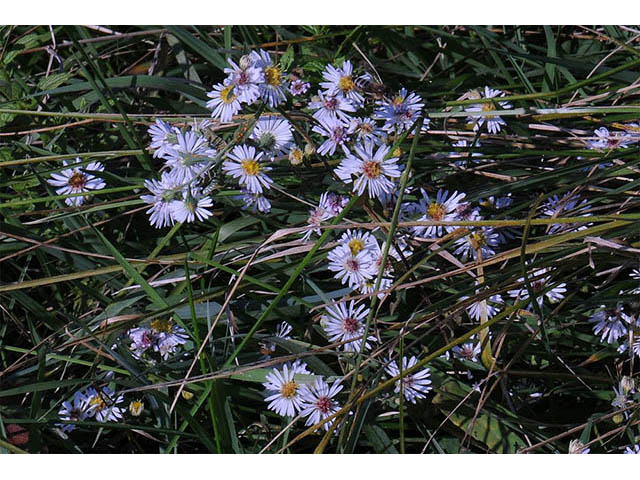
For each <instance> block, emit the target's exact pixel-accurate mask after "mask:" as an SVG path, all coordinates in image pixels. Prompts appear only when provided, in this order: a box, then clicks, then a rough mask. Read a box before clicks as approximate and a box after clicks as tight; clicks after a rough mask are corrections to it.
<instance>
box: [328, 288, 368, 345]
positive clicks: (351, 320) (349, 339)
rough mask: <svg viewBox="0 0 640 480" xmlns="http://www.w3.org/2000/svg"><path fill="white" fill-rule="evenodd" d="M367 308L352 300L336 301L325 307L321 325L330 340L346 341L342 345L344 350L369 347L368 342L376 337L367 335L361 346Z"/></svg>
mask: <svg viewBox="0 0 640 480" xmlns="http://www.w3.org/2000/svg"><path fill="white" fill-rule="evenodd" d="M368 314H369V309H368V308H367V307H366V306H365V305H364V304H361V305H356V304H355V302H354V301H353V300H351V301H350V302H349V304H347V302H340V303H336V304H334V305H332V306H329V307H327V309H326V310H325V314H324V315H323V316H322V320H321V325H322V327H323V328H324V331H325V332H326V333H327V336H328V337H329V341H330V342H346V343H344V344H343V345H342V347H341V348H342V349H343V350H344V351H345V352H359V351H361V350H362V351H365V350H368V349H370V348H371V344H370V343H369V342H374V341H375V340H376V337H374V336H369V337H367V340H366V341H365V342H364V348H363V347H362V343H363V342H362V340H363V339H362V337H363V335H364V327H365V322H366V319H367V315H368Z"/></svg>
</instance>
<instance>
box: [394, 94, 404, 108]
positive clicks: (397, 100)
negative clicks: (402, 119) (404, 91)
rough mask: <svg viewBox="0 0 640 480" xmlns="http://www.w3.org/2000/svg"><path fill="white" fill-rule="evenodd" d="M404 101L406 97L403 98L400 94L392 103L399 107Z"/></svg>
mask: <svg viewBox="0 0 640 480" xmlns="http://www.w3.org/2000/svg"><path fill="white" fill-rule="evenodd" d="M402 102H404V98H402V97H401V96H400V95H398V96H396V97H395V98H394V99H393V100H392V101H391V103H392V104H393V106H394V107H399V106H400V105H402Z"/></svg>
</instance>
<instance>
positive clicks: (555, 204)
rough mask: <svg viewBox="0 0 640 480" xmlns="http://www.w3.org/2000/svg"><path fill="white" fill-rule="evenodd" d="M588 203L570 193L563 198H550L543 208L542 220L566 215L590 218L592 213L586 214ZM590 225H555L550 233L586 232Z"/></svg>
mask: <svg viewBox="0 0 640 480" xmlns="http://www.w3.org/2000/svg"><path fill="white" fill-rule="evenodd" d="M586 204H587V201H586V200H582V201H580V197H578V196H572V195H571V194H570V193H568V194H566V195H565V196H563V197H562V198H558V196H557V195H554V196H553V197H550V198H549V200H548V201H547V202H546V203H545V204H544V205H543V207H542V218H556V217H562V216H565V215H570V216H573V217H575V216H581V217H588V216H590V215H591V214H590V213H584V212H585V210H586V209H587V208H588V207H587V205H586ZM588 225H589V224H585V223H572V224H569V223H554V224H552V225H551V226H550V227H549V233H550V234H553V233H558V232H569V231H573V230H576V231H577V230H584V229H585V228H587V226H588Z"/></svg>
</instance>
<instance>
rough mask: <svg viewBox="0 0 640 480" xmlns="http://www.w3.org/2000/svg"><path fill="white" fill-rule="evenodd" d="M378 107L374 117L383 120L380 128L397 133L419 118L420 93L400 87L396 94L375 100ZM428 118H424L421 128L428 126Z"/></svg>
mask: <svg viewBox="0 0 640 480" xmlns="http://www.w3.org/2000/svg"><path fill="white" fill-rule="evenodd" d="M377 104H378V108H377V109H376V111H375V114H374V118H376V119H377V120H384V122H385V123H384V126H383V127H382V129H383V130H384V131H385V132H389V133H396V134H399V133H401V132H403V131H404V130H406V129H408V128H410V127H411V125H412V124H413V122H415V121H416V120H417V119H418V118H420V115H421V113H420V112H421V110H422V107H424V103H422V98H421V97H420V95H418V94H416V93H414V92H411V93H408V92H407V89H406V88H402V89H400V91H399V92H398V94H397V95H396V96H395V97H393V98H392V99H386V98H385V99H383V100H381V101H378V102H377ZM428 124H429V122H428V119H425V122H424V124H423V129H424V128H426V127H427V126H428Z"/></svg>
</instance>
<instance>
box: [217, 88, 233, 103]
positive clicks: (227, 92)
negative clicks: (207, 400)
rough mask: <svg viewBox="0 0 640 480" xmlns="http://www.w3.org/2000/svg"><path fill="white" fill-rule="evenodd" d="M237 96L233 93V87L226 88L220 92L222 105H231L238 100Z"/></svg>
mask: <svg viewBox="0 0 640 480" xmlns="http://www.w3.org/2000/svg"><path fill="white" fill-rule="evenodd" d="M236 97H237V95H235V94H234V93H233V85H229V86H228V87H224V88H223V89H222V90H220V99H221V100H222V103H231V102H233V101H234V100H235V99H236Z"/></svg>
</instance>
